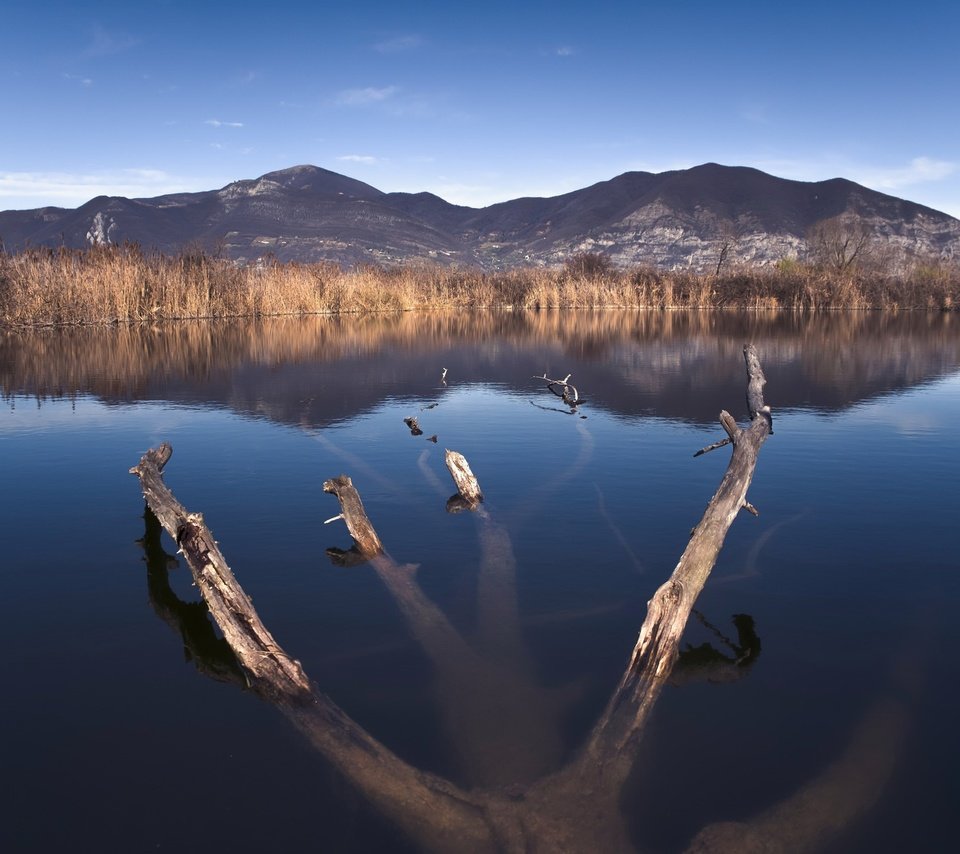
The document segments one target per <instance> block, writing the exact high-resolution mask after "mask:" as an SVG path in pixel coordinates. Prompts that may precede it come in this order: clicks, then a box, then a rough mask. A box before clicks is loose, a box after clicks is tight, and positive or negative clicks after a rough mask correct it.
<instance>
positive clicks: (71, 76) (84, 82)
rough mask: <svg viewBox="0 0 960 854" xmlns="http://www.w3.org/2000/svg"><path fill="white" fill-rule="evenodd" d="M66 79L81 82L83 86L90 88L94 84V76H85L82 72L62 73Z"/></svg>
mask: <svg viewBox="0 0 960 854" xmlns="http://www.w3.org/2000/svg"><path fill="white" fill-rule="evenodd" d="M61 77H63V79H64V80H70V81H72V82H76V83H79V84H80V85H81V86H86V87H87V88H89V87H90V86H92V85H93V78H92V77H84V76H83V75H82V74H68V73H67V72H66V71H64V72H63V74H62V75H61Z"/></svg>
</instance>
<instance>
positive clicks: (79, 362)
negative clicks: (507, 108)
mask: <svg viewBox="0 0 960 854" xmlns="http://www.w3.org/2000/svg"><path fill="white" fill-rule="evenodd" d="M958 323H960V319H958V318H956V317H954V316H952V315H949V314H935V313H913V314H887V313H865V312H843V313H833V314H828V315H817V316H803V315H794V314H785V313H776V314H775V313H769V314H768V313H764V314H728V313H717V312H697V313H689V312H653V311H642V312H636V311H615V310H610V311H600V312H596V311H594V312H588V311H584V312H573V311H563V312H559V311H551V312H536V313H512V312H505V313H504V312H501V313H495V312H481V313H475V314H471V313H435V314H412V313H411V314H403V315H391V316H363V317H339V318H318V317H310V318H282V319H268V320H258V321H249V320H242V321H185V322H182V323H169V324H165V325H153V326H114V327H104V328H83V329H81V328H74V329H60V330H39V331H38V330H32V331H6V332H5V333H4V334H3V336H2V338H0V382H2V388H3V391H4V394H5V395H7V396H11V395H18V394H28V395H31V396H33V395H36V396H38V397H41V398H43V397H60V396H67V395H73V394H90V395H94V396H96V397H98V398H100V399H101V400H103V401H105V402H107V403H128V402H134V401H142V400H160V401H166V402H171V403H178V404H188V405H213V406H223V407H227V408H229V409H231V410H233V411H236V412H238V413H241V414H247V415H256V416H260V417H267V418H270V419H272V420H275V421H278V422H282V423H293V424H300V425H303V426H322V425H325V424H329V423H332V422H336V421H341V420H344V419H349V418H352V417H355V416H356V415H358V414H360V413H363V412H365V411H369V410H371V409H373V408H375V407H376V406H378V405H379V404H381V403H382V402H383V401H385V400H388V399H411V400H412V399H416V400H424V399H431V398H436V397H438V396H441V395H443V394H447V393H449V392H450V391H452V390H453V389H455V388H456V387H457V386H462V385H463V384H466V383H483V384H490V385H494V386H497V387H501V388H503V389H504V390H505V391H510V392H515V393H527V392H529V393H530V395H531V397H533V396H535V395H537V394H538V393H539V392H538V384H537V383H536V382H535V381H534V380H532V379H531V377H532V376H533V375H534V374H541V373H543V372H544V371H546V372H547V374H548V375H549V376H555V377H562V376H564V375H566V374H567V373H573V375H574V379H575V382H576V384H577V387H578V388H579V390H580V393H581V395H583V396H584V397H588V398H589V400H590V404H591V406H592V407H601V408H604V409H606V410H608V411H610V412H612V413H615V414H618V415H621V416H657V417H662V418H668V419H673V420H682V421H688V422H693V423H700V424H707V423H710V424H712V423H715V422H716V418H717V414H718V412H719V411H720V409H721V408H724V407H727V408H730V407H733V406H735V405H736V403H737V401H739V400H740V399H741V398H742V396H743V365H742V358H741V349H742V346H743V344H744V343H745V342H748V341H750V342H753V343H754V344H756V346H757V348H758V350H759V351H760V354H761V358H762V359H763V364H764V368H765V370H766V374H767V378H768V380H769V382H770V385H769V387H768V397H769V399H770V402H771V404H772V405H773V406H774V407H775V409H779V410H781V411H782V410H784V409H786V408H797V407H802V408H810V409H814V410H819V411H824V412H829V411H836V410H841V409H844V408H846V407H849V406H851V405H853V404H856V403H859V402H861V401H864V400H868V399H871V398H874V397H877V396H879V395H883V394H887V393H891V392H897V391H901V390H904V389H907V388H910V387H913V386H916V385H919V384H922V383H925V382H928V381H930V380H933V379H936V378H938V377H942V376H944V375H946V374H949V373H951V372H953V371H956V370H957V369H958V366H960V335H958V334H957V327H958ZM442 368H447V369H448V379H449V382H450V385H449V387H447V388H445V387H443V386H442V385H441V384H440V371H441V369H442ZM735 414H736V415H737V416H738V417H739V416H740V415H742V413H740V412H736V413H735Z"/></svg>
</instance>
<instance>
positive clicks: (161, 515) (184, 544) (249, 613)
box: [130, 442, 311, 696]
mask: <svg viewBox="0 0 960 854" xmlns="http://www.w3.org/2000/svg"><path fill="white" fill-rule="evenodd" d="M172 454H173V449H172V448H171V447H170V445H168V444H167V443H166V442H164V443H163V444H162V445H160V447H159V448H156V449H153V450H149V451H147V453H145V454H144V455H143V457H142V458H141V459H140V462H139V464H138V465H136V466H134V467H133V468H132V469H130V473H131V474H135V475H137V477H139V478H140V485H141V487H142V489H143V496H144V498H145V499H146V500H147V504H148V505H149V506H150V509H151V510H152V511H153V512H154V514H155V515H156V517H157V519H159V520H160V524H161V525H163V527H164V528H165V529H166V530H167V532H168V533H169V534H170V536H172V537H173V538H174V540H176V542H177V545H179V547H180V552H181V553H182V554H183V556H184V559H185V560H186V562H187V565H188V566H189V567H190V571H191V572H192V573H193V578H194V581H195V582H196V585H197V587H198V588H199V589H200V593H201V595H202V596H203V598H204V601H205V602H206V603H207V607H208V608H209V609H210V613H211V615H212V616H213V618H214V620H216V622H217V625H218V626H220V630H221V631H222V632H223V636H224V638H225V639H226V641H227V643H228V644H230V648H231V649H232V650H233V653H234V655H236V657H237V660H238V662H239V663H240V666H241V667H242V668H243V670H244V672H245V673H246V674H247V678H248V679H249V680H250V683H251V686H252V687H255V688H256V689H257V690H259V691H261V692H263V693H266V694H276V693H279V694H281V695H284V696H307V695H309V694H310V690H311V689H310V683H309V681H308V680H307V677H306V674H305V673H304V672H303V669H302V668H301V667H300V662H298V661H295V660H294V659H292V658H290V657H289V656H288V655H287V654H286V653H285V652H284V651H283V650H282V649H281V648H280V647H279V646H278V645H277V642H276V641H275V640H274V639H273V635H271V634H270V632H269V631H267V628H266V626H264V625H263V623H261V622H260V618H259V617H258V616H257V613H256V611H254V609H253V605H252V604H251V602H250V599H249V597H248V596H247V595H246V594H245V593H244V592H243V589H242V588H241V587H240V585H239V584H237V581H236V579H235V578H234V576H233V572H232V571H231V570H230V567H229V566H228V565H227V562H226V560H225V559H224V557H223V555H222V554H221V553H220V548H219V546H218V545H217V543H216V541H215V540H214V539H213V534H212V533H211V532H210V529H209V528H208V527H207V526H206V524H205V523H204V521H203V516H202V515H201V514H199V513H188V512H187V510H186V508H184V506H183V505H182V504H180V502H179V501H177V499H176V498H174V497H173V493H172V492H171V491H170V489H169V488H168V487H167V485H166V484H165V483H164V482H163V475H162V471H163V467H164V466H165V465H166V464H167V461H168V460H169V459H170V457H171V455H172Z"/></svg>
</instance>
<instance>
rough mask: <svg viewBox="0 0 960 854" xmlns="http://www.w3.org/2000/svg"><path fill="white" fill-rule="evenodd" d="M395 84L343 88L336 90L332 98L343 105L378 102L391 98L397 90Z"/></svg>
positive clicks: (358, 105) (351, 105)
mask: <svg viewBox="0 0 960 854" xmlns="http://www.w3.org/2000/svg"><path fill="white" fill-rule="evenodd" d="M399 91H400V89H399V87H397V86H383V87H381V88H377V87H375V86H367V87H365V88H363V89H344V90H343V91H341V92H338V93H337V95H336V98H335V99H334V100H335V102H336V103H337V104H340V105H341V106H344V107H362V106H366V105H367V104H379V103H381V102H383V101H386V100H387V99H388V98H392V97H393V96H394V95H396V94H397V92H399Z"/></svg>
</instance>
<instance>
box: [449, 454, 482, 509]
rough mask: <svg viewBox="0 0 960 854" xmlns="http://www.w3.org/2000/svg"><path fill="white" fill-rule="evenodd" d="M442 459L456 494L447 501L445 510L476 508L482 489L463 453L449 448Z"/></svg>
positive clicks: (480, 499) (480, 498)
mask: <svg viewBox="0 0 960 854" xmlns="http://www.w3.org/2000/svg"><path fill="white" fill-rule="evenodd" d="M443 459H444V462H445V463H446V464H447V471H449V472H450V477H452V478H453V483H454V485H455V486H456V487H457V494H456V495H454V496H453V497H451V498H450V499H449V500H448V501H447V512H448V513H459V512H460V511H461V510H474V509H476V508H477V507H478V506H479V505H480V502H481V501H483V490H481V489H480V484H479V482H478V481H477V478H476V477H475V475H474V474H473V472H472V471H471V469H470V463H468V462H467V459H466V457H464V456H463V454H461V453H458V452H457V451H451V450H449V449H448V450H446V451H445V452H444V455H443Z"/></svg>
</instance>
